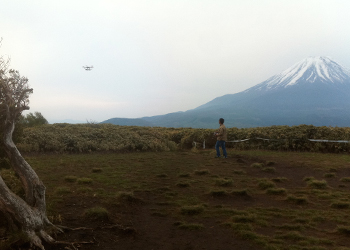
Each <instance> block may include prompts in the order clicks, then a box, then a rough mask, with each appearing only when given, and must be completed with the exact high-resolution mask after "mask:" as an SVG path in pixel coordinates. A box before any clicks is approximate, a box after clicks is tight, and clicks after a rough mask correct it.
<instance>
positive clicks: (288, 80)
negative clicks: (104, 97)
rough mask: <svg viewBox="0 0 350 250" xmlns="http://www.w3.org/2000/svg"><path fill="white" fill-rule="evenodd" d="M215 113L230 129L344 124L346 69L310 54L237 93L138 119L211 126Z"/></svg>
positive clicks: (349, 79)
mask: <svg viewBox="0 0 350 250" xmlns="http://www.w3.org/2000/svg"><path fill="white" fill-rule="evenodd" d="M220 117H223V118H225V124H226V125H227V126H229V127H231V126H236V127H256V126H271V125H299V124H313V125H316V126H349V124H350V71H349V70H348V69H346V68H345V67H343V66H341V65H340V64H338V63H336V62H335V61H333V60H332V59H330V58H328V57H309V58H306V59H304V60H302V61H300V62H298V63H296V64H295V65H293V66H292V67H290V68H288V69H286V70H285V71H283V72H281V73H280V74H277V75H275V76H272V77H270V78H269V79H267V80H266V81H264V82H262V83H260V84H257V85H255V86H253V87H251V88H249V89H247V90H245V91H242V92H240V93H236V94H228V95H224V96H221V97H217V98H215V99H214V100H212V101H210V102H208V103H206V104H204V105H201V106H199V107H197V108H196V109H193V110H189V111H186V112H182V113H171V114H167V115H163V116H153V117H144V118H141V119H142V120H144V121H147V122H149V123H150V124H154V125H156V126H165V127H194V128H215V127H217V126H218V125H217V123H218V119H219V118H220Z"/></svg>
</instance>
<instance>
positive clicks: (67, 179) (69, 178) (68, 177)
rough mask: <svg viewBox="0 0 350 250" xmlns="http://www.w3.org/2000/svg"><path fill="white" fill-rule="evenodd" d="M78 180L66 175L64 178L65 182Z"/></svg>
mask: <svg viewBox="0 0 350 250" xmlns="http://www.w3.org/2000/svg"><path fill="white" fill-rule="evenodd" d="M77 179H78V177H76V176H74V175H68V176H65V177H64V180H65V181H66V182H76V181H77Z"/></svg>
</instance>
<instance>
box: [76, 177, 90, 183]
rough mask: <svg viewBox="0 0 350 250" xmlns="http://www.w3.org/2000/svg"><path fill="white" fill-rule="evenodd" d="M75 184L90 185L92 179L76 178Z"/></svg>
mask: <svg viewBox="0 0 350 250" xmlns="http://www.w3.org/2000/svg"><path fill="white" fill-rule="evenodd" d="M77 182H78V184H84V185H90V184H92V179H91V178H86V177H82V178H78V179H77Z"/></svg>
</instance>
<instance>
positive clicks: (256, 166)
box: [250, 162, 264, 168]
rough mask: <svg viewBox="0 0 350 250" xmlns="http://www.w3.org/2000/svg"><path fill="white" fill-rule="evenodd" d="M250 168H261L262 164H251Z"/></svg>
mask: <svg viewBox="0 0 350 250" xmlns="http://www.w3.org/2000/svg"><path fill="white" fill-rule="evenodd" d="M250 166H251V167H252V168H263V167H264V164H263V163H258V162H256V163H253V164H252V165H250Z"/></svg>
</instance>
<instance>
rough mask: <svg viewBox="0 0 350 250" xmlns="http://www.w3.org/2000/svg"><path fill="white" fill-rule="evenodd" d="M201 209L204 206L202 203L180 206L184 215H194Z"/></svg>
mask: <svg viewBox="0 0 350 250" xmlns="http://www.w3.org/2000/svg"><path fill="white" fill-rule="evenodd" d="M203 211H204V207H203V206H202V205H195V206H183V207H182V208H181V214H184V215H196V214H200V213H202V212H203Z"/></svg>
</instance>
